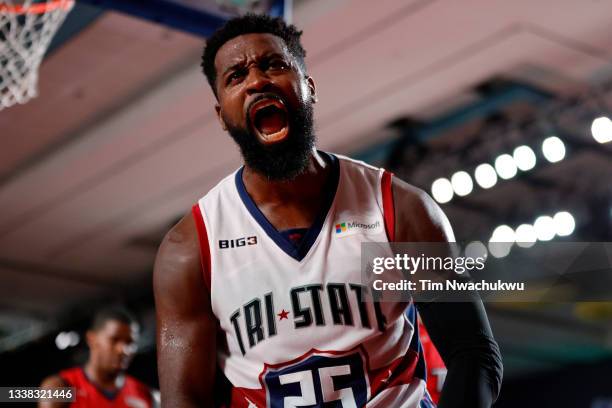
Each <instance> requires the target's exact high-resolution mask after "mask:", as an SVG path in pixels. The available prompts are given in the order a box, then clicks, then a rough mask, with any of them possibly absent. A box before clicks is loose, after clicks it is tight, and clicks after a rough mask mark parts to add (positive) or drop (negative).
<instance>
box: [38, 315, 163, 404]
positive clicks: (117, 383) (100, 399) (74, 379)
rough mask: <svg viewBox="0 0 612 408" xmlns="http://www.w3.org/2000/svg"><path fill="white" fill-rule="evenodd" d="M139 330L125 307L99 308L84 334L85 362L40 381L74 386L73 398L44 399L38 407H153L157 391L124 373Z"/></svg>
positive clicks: (133, 350) (62, 385) (45, 384)
mask: <svg viewBox="0 0 612 408" xmlns="http://www.w3.org/2000/svg"><path fill="white" fill-rule="evenodd" d="M138 333H139V326H138V324H137V323H136V320H135V319H134V318H133V317H132V315H131V314H130V313H129V312H128V311H127V310H125V309H123V308H121V307H111V308H106V309H103V310H100V311H99V312H98V313H97V314H96V315H95V317H94V319H93V321H92V325H91V327H90V329H89V330H88V331H87V334H86V339H87V345H88V347H89V358H88V360H87V362H86V363H85V365H83V366H76V367H72V368H69V369H66V370H62V371H60V372H59V373H58V374H55V375H52V376H50V377H47V378H46V379H45V380H44V381H43V382H42V384H41V387H43V388H57V387H74V388H75V389H76V401H75V402H72V403H67V402H48V401H45V402H40V403H39V408H59V407H96V408H97V407H99V408H104V407H113V408H115V407H117V408H119V407H121V408H122V407H130V408H149V407H153V406H154V405H155V404H154V401H155V400H156V399H157V396H156V395H155V394H156V393H155V392H154V391H153V390H152V389H150V388H149V387H148V386H147V385H145V384H143V383H142V382H140V381H138V380H137V379H135V378H134V377H131V376H129V375H127V374H125V371H126V370H127V368H128V366H129V364H130V362H131V359H132V357H133V355H134V353H135V351H136V340H137V338H138Z"/></svg>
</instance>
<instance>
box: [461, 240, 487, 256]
mask: <svg viewBox="0 0 612 408" xmlns="http://www.w3.org/2000/svg"><path fill="white" fill-rule="evenodd" d="M487 255H488V251H487V247H486V246H485V244H483V243H482V242H480V241H472V242H470V243H469V244H467V245H466V247H465V256H466V257H469V258H474V259H476V258H485V259H486V258H487Z"/></svg>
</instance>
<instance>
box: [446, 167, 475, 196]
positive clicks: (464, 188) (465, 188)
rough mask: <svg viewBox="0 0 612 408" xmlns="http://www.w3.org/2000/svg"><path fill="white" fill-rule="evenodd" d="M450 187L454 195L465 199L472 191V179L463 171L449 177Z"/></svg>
mask: <svg viewBox="0 0 612 408" xmlns="http://www.w3.org/2000/svg"><path fill="white" fill-rule="evenodd" d="M451 185H452V186H453V190H454V191H455V194H457V195H458V196H460V197H465V196H466V195H468V194H470V193H471V192H472V190H473V189H474V183H473V182H472V178H471V177H470V175H469V174H468V173H466V172H465V171H458V172H456V173H455V174H453V176H452V177H451Z"/></svg>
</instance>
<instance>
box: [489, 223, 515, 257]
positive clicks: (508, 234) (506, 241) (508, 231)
mask: <svg viewBox="0 0 612 408" xmlns="http://www.w3.org/2000/svg"><path fill="white" fill-rule="evenodd" d="M514 235H515V234H514V230H513V229H512V228H510V227H509V226H507V225H500V226H499V227H497V228H495V230H494V231H493V234H491V239H489V253H490V254H491V255H493V256H494V257H495V258H504V257H505V256H507V255H508V254H509V253H510V249H512V245H513V244H514V240H515V236H514Z"/></svg>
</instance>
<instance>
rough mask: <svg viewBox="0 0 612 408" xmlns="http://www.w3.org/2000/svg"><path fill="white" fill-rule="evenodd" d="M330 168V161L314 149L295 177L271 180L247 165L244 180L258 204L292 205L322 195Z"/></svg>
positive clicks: (243, 175)
mask: <svg viewBox="0 0 612 408" xmlns="http://www.w3.org/2000/svg"><path fill="white" fill-rule="evenodd" d="M330 168H331V166H330V163H327V162H326V161H325V159H324V158H323V157H322V156H321V154H320V153H319V152H317V151H316V150H313V152H312V155H311V156H310V160H309V163H308V167H307V168H306V170H305V171H304V172H303V173H302V174H300V175H299V176H297V177H296V178H295V179H292V180H289V181H271V180H269V179H268V178H267V177H266V176H264V175H262V174H261V173H257V172H255V171H253V170H252V169H251V168H249V167H248V166H245V167H244V171H243V174H242V180H243V182H244V186H245V188H246V190H247V192H248V193H249V195H250V196H251V198H252V199H253V201H254V202H255V204H257V205H258V206H261V205H265V204H275V203H282V204H283V205H291V204H292V203H303V202H305V201H308V200H312V199H313V198H315V199H316V198H318V197H320V195H321V191H322V190H323V186H324V185H325V182H326V180H327V177H328V176H329V173H330V171H329V170H330Z"/></svg>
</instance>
